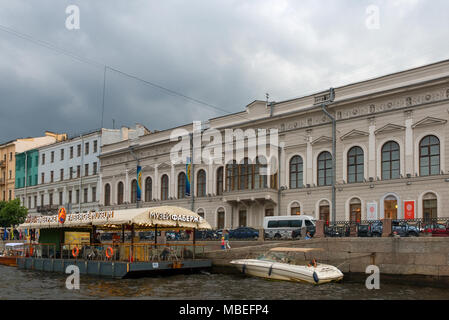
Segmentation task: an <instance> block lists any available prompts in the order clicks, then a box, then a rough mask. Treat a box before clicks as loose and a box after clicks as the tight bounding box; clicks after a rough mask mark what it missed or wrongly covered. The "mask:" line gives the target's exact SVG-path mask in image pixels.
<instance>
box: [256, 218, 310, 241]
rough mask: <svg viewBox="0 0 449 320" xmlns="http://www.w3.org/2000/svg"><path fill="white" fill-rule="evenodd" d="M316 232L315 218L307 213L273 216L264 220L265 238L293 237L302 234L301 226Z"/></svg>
mask: <svg viewBox="0 0 449 320" xmlns="http://www.w3.org/2000/svg"><path fill="white" fill-rule="evenodd" d="M302 227H307V230H308V231H310V232H311V233H312V234H314V233H315V230H316V229H315V218H314V217H312V216H307V215H298V216H271V217H265V218H264V222H263V228H264V235H265V239H276V240H280V239H291V238H295V237H300V236H301V228H302Z"/></svg>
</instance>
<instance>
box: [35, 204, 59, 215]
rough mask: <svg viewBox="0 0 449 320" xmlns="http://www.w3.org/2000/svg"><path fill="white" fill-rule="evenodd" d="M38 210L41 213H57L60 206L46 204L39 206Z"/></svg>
mask: <svg viewBox="0 0 449 320" xmlns="http://www.w3.org/2000/svg"><path fill="white" fill-rule="evenodd" d="M36 209H37V212H39V213H41V214H57V213H58V210H59V206H58V205H55V204H52V205H49V204H47V205H44V206H37V208H36Z"/></svg>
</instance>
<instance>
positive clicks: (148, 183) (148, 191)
mask: <svg viewBox="0 0 449 320" xmlns="http://www.w3.org/2000/svg"><path fill="white" fill-rule="evenodd" d="M151 200H153V180H152V179H151V177H148V178H146V179H145V201H146V202H150V201H151Z"/></svg>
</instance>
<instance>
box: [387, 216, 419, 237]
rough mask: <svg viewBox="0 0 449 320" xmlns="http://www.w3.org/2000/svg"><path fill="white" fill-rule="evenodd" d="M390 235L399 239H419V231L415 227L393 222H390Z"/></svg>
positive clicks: (405, 223)
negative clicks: (395, 235) (399, 237)
mask: <svg viewBox="0 0 449 320" xmlns="http://www.w3.org/2000/svg"><path fill="white" fill-rule="evenodd" d="M391 233H392V234H395V233H396V234H397V235H399V236H401V237H419V229H418V228H417V227H416V226H411V225H409V224H408V223H407V222H399V221H395V220H393V222H392V226H391Z"/></svg>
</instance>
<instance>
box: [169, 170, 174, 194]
mask: <svg viewBox="0 0 449 320" xmlns="http://www.w3.org/2000/svg"><path fill="white" fill-rule="evenodd" d="M169 197H173V198H174V197H175V166H174V165H173V164H172V165H171V168H170V192H169Z"/></svg>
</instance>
